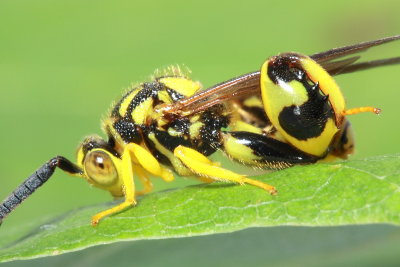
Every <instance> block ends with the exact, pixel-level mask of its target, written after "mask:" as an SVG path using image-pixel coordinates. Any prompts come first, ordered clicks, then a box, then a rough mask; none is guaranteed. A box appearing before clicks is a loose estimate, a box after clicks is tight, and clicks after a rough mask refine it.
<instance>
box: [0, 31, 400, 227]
mask: <svg viewBox="0 0 400 267" xmlns="http://www.w3.org/2000/svg"><path fill="white" fill-rule="evenodd" d="M398 39H400V36H399V35H398V36H393V37H388V38H383V39H379V40H375V41H370V42H364V43H360V44H356V45H350V46H345V47H341V48H335V49H331V50H328V51H325V52H322V53H317V54H314V55H311V56H305V55H301V54H297V53H284V54H280V55H278V56H273V57H271V58H269V59H268V60H267V61H266V62H265V63H264V64H263V65H262V68H261V70H260V71H256V72H252V73H248V74H245V75H242V76H240V77H237V78H234V79H232V80H229V81H226V82H223V83H220V84H218V85H215V86H213V87H211V88H209V89H206V90H202V89H201V85H200V83H199V82H195V81H193V80H191V79H190V78H189V77H187V76H186V75H184V74H183V73H182V72H181V71H179V69H177V68H175V69H174V70H173V71H171V72H170V74H169V75H162V76H157V77H155V78H154V79H153V80H152V81H150V82H144V83H142V84H140V85H139V86H137V87H135V88H133V89H131V90H130V91H129V92H127V93H126V94H125V95H124V96H123V97H122V99H121V100H120V101H119V102H117V103H116V104H115V106H114V107H113V108H112V110H111V112H110V114H109V116H108V117H107V118H106V119H105V120H104V121H103V130H104V131H105V133H106V134H107V137H108V139H107V140H104V139H102V138H101V137H99V136H89V137H87V138H85V139H84V141H83V142H82V144H81V145H80V146H79V148H78V152H77V161H76V164H74V163H72V162H70V161H69V160H67V159H66V158H64V157H62V156H56V157H54V158H52V159H50V160H49V161H48V162H47V163H45V164H44V165H43V166H42V167H40V168H39V169H38V170H37V171H36V172H35V173H33V174H32V175H31V176H30V177H28V178H27V179H26V180H25V181H24V182H23V183H22V184H21V185H20V186H19V187H18V188H17V189H16V190H15V191H14V192H13V193H12V194H11V195H10V196H9V197H8V198H6V199H5V200H4V202H3V203H1V204H0V221H1V220H2V219H3V218H4V217H5V216H7V215H8V214H9V213H10V212H11V211H12V210H14V208H15V207H16V206H17V205H18V204H20V203H21V202H22V201H23V200H24V199H26V198H27V197H28V196H29V195H31V194H32V193H33V192H34V191H35V190H36V189H37V188H38V187H40V186H41V185H42V184H43V183H45V182H46V181H47V180H48V179H49V178H50V177H51V176H52V175H53V173H54V170H55V169H56V167H59V168H60V169H62V170H63V171H65V172H67V173H69V174H71V175H74V176H78V177H81V178H84V179H85V180H87V181H88V182H89V183H90V184H92V185H93V186H95V187H99V188H102V189H104V190H107V191H109V192H110V193H111V194H112V195H113V196H114V197H124V198H125V199H124V201H123V202H122V203H120V204H118V205H117V206H115V207H113V208H110V209H108V210H105V211H103V212H100V213H99V214H96V215H95V216H93V218H92V225H97V224H98V222H99V221H100V220H101V219H102V218H104V217H105V216H108V215H112V214H115V213H117V212H120V211H122V210H124V209H126V208H128V207H130V206H133V205H135V203H136V196H137V195H142V194H145V193H148V192H150V191H151V190H152V183H151V181H150V178H149V177H150V176H158V177H161V178H162V179H163V180H165V181H172V180H173V179H174V175H173V172H172V171H174V172H176V173H177V174H179V175H181V176H195V177H197V178H199V179H200V180H201V181H204V182H213V181H226V182H233V183H238V184H251V185H254V186H257V187H260V188H262V189H265V190H267V191H268V192H269V193H271V194H276V193H277V190H276V189H275V187H273V186H271V185H268V184H266V183H263V182H260V181H257V180H254V179H251V178H248V177H246V176H244V175H241V174H237V173H235V172H232V171H230V170H227V169H224V168H222V167H221V166H220V165H219V164H218V163H217V162H213V161H211V160H210V159H209V158H208V156H209V155H211V154H213V153H214V152H216V151H217V150H220V151H222V152H223V153H224V154H226V155H227V156H228V157H229V158H231V159H232V160H235V161H238V162H240V163H242V164H245V165H249V166H255V167H261V168H265V169H282V168H287V167H290V166H293V165H298V164H311V163H315V162H318V161H320V160H331V159H334V158H338V157H339V158H347V155H348V154H351V153H352V151H353V146H354V142H353V136H352V131H351V126H350V123H349V122H348V120H347V119H346V116H347V115H350V114H355V113H359V112H365V111H372V112H375V113H379V111H380V110H379V109H377V108H373V107H362V108H355V109H346V106H345V101H344V97H343V95H342V93H341V91H340V89H339V87H338V85H337V84H336V82H335V81H334V79H333V78H332V76H334V75H337V74H344V73H351V72H355V71H359V70H365V69H369V68H374V67H378V66H384V65H390V64H398V63H400V57H396V58H388V59H382V60H374V61H369V62H362V63H358V62H357V60H358V59H359V58H360V57H359V56H355V55H354V54H355V53H358V52H361V51H364V50H366V49H368V48H370V47H374V46H377V45H381V44H384V43H388V42H391V41H394V40H398ZM345 57H346V58H345ZM135 177H136V178H137V179H138V180H139V181H140V182H141V183H142V184H143V188H144V189H143V190H141V191H136V190H135V183H134V178H135Z"/></svg>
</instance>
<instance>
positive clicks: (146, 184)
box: [134, 167, 153, 196]
mask: <svg viewBox="0 0 400 267" xmlns="http://www.w3.org/2000/svg"><path fill="white" fill-rule="evenodd" d="M134 172H135V173H136V174H137V175H138V178H139V180H140V182H142V184H143V189H142V190H140V191H136V196H142V195H145V194H147V193H150V192H151V191H152V190H153V183H152V182H151V180H150V178H149V176H148V175H147V173H146V172H145V171H144V170H143V169H142V168H140V167H139V168H134Z"/></svg>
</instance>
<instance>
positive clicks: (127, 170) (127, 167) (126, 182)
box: [92, 144, 136, 226]
mask: <svg viewBox="0 0 400 267" xmlns="http://www.w3.org/2000/svg"><path fill="white" fill-rule="evenodd" d="M131 149H132V147H131V145H130V144H129V145H127V146H126V148H125V150H124V152H123V154H122V161H121V165H119V166H118V168H117V169H118V175H120V177H122V182H123V186H124V195H125V201H124V202H122V203H121V204H119V205H117V206H115V207H113V208H111V209H108V210H105V211H102V212H100V213H98V214H96V215H95V216H93V217H92V225H93V226H96V225H97V224H98V223H99V221H100V220H101V219H102V218H104V217H106V216H109V215H112V214H115V213H117V212H120V211H122V210H124V209H126V208H128V207H130V206H133V205H135V204H136V201H135V184H134V182H133V172H132V158H131V155H130V150H131Z"/></svg>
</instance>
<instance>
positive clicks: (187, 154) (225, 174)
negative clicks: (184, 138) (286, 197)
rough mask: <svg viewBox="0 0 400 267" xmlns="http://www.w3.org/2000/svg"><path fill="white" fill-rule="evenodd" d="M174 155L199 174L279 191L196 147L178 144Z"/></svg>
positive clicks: (274, 191)
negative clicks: (210, 158) (232, 169)
mask: <svg viewBox="0 0 400 267" xmlns="http://www.w3.org/2000/svg"><path fill="white" fill-rule="evenodd" d="M174 155H175V156H176V157H177V158H179V159H180V160H181V161H182V162H183V164H185V165H186V167H188V168H189V169H190V170H192V171H193V172H194V173H196V174H197V175H199V176H205V177H207V178H211V179H214V180H222V181H228V182H234V183H238V184H245V183H246V184H251V185H254V186H257V187H260V188H262V189H265V190H267V191H268V192H270V193H271V194H273V195H274V194H276V193H277V191H276V189H275V187H273V186H272V185H269V184H266V183H263V182H260V181H257V180H253V179H249V178H247V177H245V176H243V175H240V174H237V173H234V172H232V171H229V170H226V169H223V168H221V167H219V164H218V163H215V162H212V161H210V160H209V159H208V158H207V157H205V156H204V155H203V154H201V153H199V152H198V151H196V150H194V149H191V148H188V147H184V146H178V147H176V148H175V150H174Z"/></svg>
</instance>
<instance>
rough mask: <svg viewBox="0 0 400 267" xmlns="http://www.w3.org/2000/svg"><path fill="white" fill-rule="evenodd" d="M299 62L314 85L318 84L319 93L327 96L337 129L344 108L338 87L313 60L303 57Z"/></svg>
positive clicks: (341, 119)
mask: <svg viewBox="0 0 400 267" xmlns="http://www.w3.org/2000/svg"><path fill="white" fill-rule="evenodd" d="M300 62H301V64H302V66H303V68H304V70H305V71H306V72H307V75H308V76H309V77H310V79H311V80H312V81H313V82H314V83H317V82H319V87H320V88H321V91H322V92H324V94H325V95H329V102H330V103H331V105H332V108H333V110H334V111H335V116H336V125H337V126H338V127H339V126H340V124H341V123H342V121H343V115H342V112H343V111H344V110H345V108H346V104H345V101H344V97H343V94H342V91H340V88H339V86H338V85H337V84H336V82H335V80H334V79H333V78H332V76H331V75H330V74H329V73H328V72H326V70H324V69H323V68H322V67H321V66H320V65H319V64H318V63H316V62H315V61H314V60H312V59H311V58H309V57H304V58H300Z"/></svg>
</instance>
